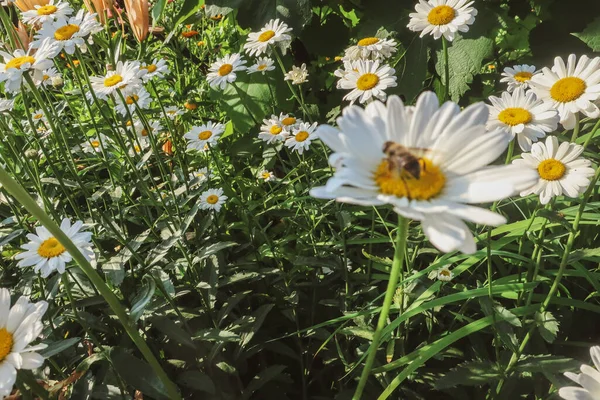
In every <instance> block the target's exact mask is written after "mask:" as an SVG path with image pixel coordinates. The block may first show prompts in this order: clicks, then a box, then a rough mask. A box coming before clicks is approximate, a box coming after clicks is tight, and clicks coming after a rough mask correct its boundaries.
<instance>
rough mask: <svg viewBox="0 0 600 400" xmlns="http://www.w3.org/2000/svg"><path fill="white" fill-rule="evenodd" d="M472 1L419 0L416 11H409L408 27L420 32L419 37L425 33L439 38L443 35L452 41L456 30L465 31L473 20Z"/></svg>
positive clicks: (474, 10) (474, 11) (474, 13)
mask: <svg viewBox="0 0 600 400" xmlns="http://www.w3.org/2000/svg"><path fill="white" fill-rule="evenodd" d="M473 3H474V1H469V0H428V1H425V0H419V4H417V5H416V6H415V10H416V11H417V12H416V13H410V14H409V16H410V22H409V23H408V29H410V30H411V31H414V32H419V31H420V32H421V35H420V37H423V36H425V35H427V34H431V35H433V38H434V39H436V40H437V39H439V38H440V37H442V35H444V37H445V38H446V40H449V41H452V40H454V37H455V35H456V32H467V31H468V30H469V25H471V24H472V23H473V22H475V16H476V15H477V10H476V9H474V8H473V7H471V5H472V4H473Z"/></svg>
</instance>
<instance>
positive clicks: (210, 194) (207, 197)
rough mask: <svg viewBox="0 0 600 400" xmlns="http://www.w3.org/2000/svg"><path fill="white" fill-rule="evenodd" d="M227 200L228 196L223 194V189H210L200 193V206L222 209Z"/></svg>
mask: <svg viewBox="0 0 600 400" xmlns="http://www.w3.org/2000/svg"><path fill="white" fill-rule="evenodd" d="M225 200H227V196H225V195H224V194H223V189H208V190H207V191H205V192H204V193H202V194H201V195H200V208H201V209H203V210H215V211H220V210H221V207H222V206H223V204H225Z"/></svg>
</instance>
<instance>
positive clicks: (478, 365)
mask: <svg viewBox="0 0 600 400" xmlns="http://www.w3.org/2000/svg"><path fill="white" fill-rule="evenodd" d="M500 378H502V371H500V370H499V369H498V365H497V364H496V363H493V362H491V361H468V362H466V363H463V364H460V365H459V366H458V367H456V368H454V369H451V370H450V371H448V372H446V373H445V374H444V375H443V376H441V377H440V378H439V379H437V381H436V383H435V388H436V389H437V390H441V389H448V388H451V387H455V386H458V385H465V386H479V385H485V384H489V383H491V382H495V381H497V380H500Z"/></svg>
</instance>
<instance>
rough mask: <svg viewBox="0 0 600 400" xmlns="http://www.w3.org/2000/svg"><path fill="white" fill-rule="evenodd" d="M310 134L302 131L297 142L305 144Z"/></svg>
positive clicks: (297, 134) (297, 135) (298, 134)
mask: <svg viewBox="0 0 600 400" xmlns="http://www.w3.org/2000/svg"><path fill="white" fill-rule="evenodd" d="M308 136H309V133H308V132H306V131H300V132H298V133H296V142H304V141H305V140H306V139H308Z"/></svg>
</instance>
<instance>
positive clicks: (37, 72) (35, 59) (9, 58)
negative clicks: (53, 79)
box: [0, 39, 60, 93]
mask: <svg viewBox="0 0 600 400" xmlns="http://www.w3.org/2000/svg"><path fill="white" fill-rule="evenodd" d="M59 52H60V46H58V45H57V44H56V43H55V42H52V41H50V39H46V40H44V41H43V42H42V43H41V44H40V46H39V48H38V49H37V51H36V50H34V49H33V48H32V47H31V46H29V50H28V51H27V53H25V52H24V51H23V50H21V49H17V50H15V51H14V53H13V54H10V53H7V52H5V51H0V56H2V58H3V59H4V61H3V62H0V82H5V84H4V89H5V90H6V91H8V92H13V93H14V92H18V91H19V90H20V89H21V83H22V81H23V73H24V72H29V73H30V75H31V77H32V78H33V79H34V80H35V81H41V79H42V77H43V71H44V70H46V69H48V68H50V67H52V65H53V62H52V59H53V58H54V57H56V55H57V54H58V53H59Z"/></svg>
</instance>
